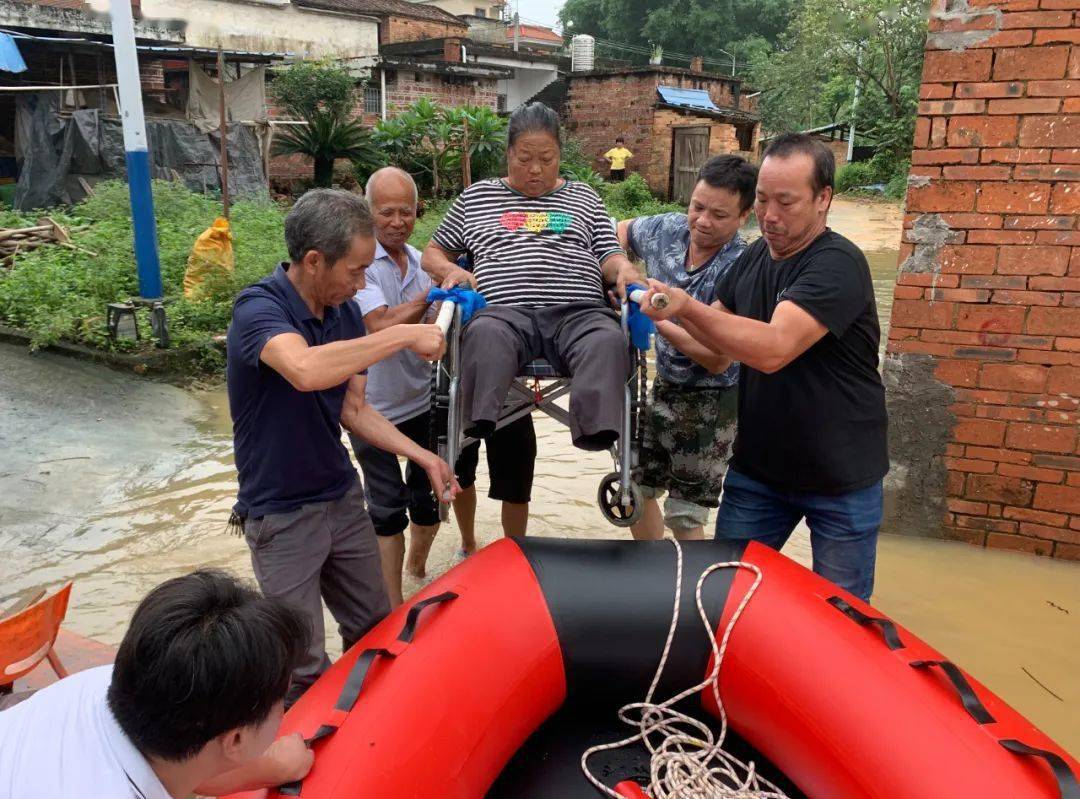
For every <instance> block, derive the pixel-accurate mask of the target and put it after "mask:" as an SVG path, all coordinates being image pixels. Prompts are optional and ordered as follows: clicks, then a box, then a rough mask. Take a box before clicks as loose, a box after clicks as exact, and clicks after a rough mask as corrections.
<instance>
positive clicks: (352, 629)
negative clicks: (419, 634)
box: [244, 480, 390, 704]
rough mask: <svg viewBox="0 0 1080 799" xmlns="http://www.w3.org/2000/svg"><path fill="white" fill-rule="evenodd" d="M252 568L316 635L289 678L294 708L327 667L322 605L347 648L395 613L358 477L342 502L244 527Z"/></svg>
mask: <svg viewBox="0 0 1080 799" xmlns="http://www.w3.org/2000/svg"><path fill="white" fill-rule="evenodd" d="M244 537H245V538H246V539H247V543H248V547H249V548H250V549H251V566H252V568H253V569H254V570H255V577H256V579H257V580H258V581H259V587H260V588H261V589H262V592H263V593H264V594H265V595H266V596H270V597H274V598H276V599H283V600H285V601H287V602H290V603H292V604H293V605H295V606H296V607H298V608H300V609H302V610H304V611H305V612H306V613H307V615H308V617H309V618H310V619H311V624H312V628H313V630H314V635H313V637H312V642H311V646H310V647H309V648H308V651H307V653H306V655H305V656H304V659H303V662H301V664H300V665H299V666H297V668H296V670H295V671H294V672H293V675H292V685H291V686H290V687H289V693H288V695H287V696H286V703H287V704H292V703H293V702H295V701H296V700H297V699H299V698H300V695H301V694H303V693H304V691H306V690H307V689H308V687H310V685H311V684H312V683H313V682H315V680H316V678H318V676H319V675H320V674H322V672H323V671H325V670H326V669H327V668H328V667H329V666H330V658H329V657H328V656H327V654H326V647H325V644H326V632H325V630H324V628H323V610H322V602H323V600H325V601H326V607H327V608H329V610H330V614H331V615H332V616H333V617H334V620H335V621H337V623H338V631H339V632H340V633H341V639H342V645H343V646H342V648H343V649H348V648H349V647H350V646H352V645H353V644H354V643H356V641H357V640H359V639H360V638H361V637H363V635H364V634H365V633H366V632H367V631H368V630H370V629H371V628H372V627H374V626H375V625H376V624H377V623H378V622H379V621H381V620H382V618H383V617H384V616H386V615H387V614H388V613H389V612H390V601H389V599H388V598H387V595H386V586H385V585H384V584H383V575H382V562H381V560H380V558H379V546H378V543H377V542H376V540H375V528H374V527H373V526H372V524H371V518H370V517H369V516H368V512H367V509H366V508H365V507H364V491H363V488H362V487H361V485H360V481H359V480H357V481H356V482H355V483H354V484H353V486H352V487H351V488H350V489H349V490H348V491H346V492H345V494H344V495H342V497H341V498H340V499H335V500H332V501H330V502H313V503H311V504H308V505H303V506H302V507H299V508H297V509H296V510H293V511H290V512H288V513H273V514H269V515H266V516H261V517H259V518H257V519H251V518H249V519H248V520H247V521H246V523H245V524H244Z"/></svg>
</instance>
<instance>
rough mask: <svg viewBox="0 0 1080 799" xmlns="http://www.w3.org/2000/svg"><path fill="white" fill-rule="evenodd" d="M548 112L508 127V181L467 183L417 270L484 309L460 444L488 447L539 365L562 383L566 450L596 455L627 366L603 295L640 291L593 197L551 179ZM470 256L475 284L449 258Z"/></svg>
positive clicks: (466, 359) (612, 425) (613, 423)
mask: <svg viewBox="0 0 1080 799" xmlns="http://www.w3.org/2000/svg"><path fill="white" fill-rule="evenodd" d="M560 146H561V140H560V137H559V120H558V117H557V116H556V115H555V112H554V111H552V110H551V109H550V108H548V107H547V106H546V105H543V104H542V103H532V104H530V105H527V106H524V107H522V108H519V109H518V110H517V111H515V112H514V113H513V114H512V115H511V117H510V127H509V133H508V146H507V151H506V163H507V172H508V173H509V174H508V175H507V177H504V178H496V179H492V180H484V181H480V182H478V183H474V184H473V185H472V186H470V187H469V188H467V189H466V190H465V191H464V192H462V194H461V196H459V197H458V198H457V200H455V201H454V204H453V206H452V207H451V208H450V211H449V213H447V215H446V218H445V219H444V220H443V222H442V224H441V225H440V226H439V229H438V230H436V231H435V234H434V236H433V237H432V240H431V243H430V244H429V245H428V246H427V249H426V250H424V255H423V259H422V265H423V268H424V269H425V270H426V271H427V272H428V273H429V274H431V275H432V277H434V278H435V279H436V280H437V281H438V282H439V283H441V284H442V285H443V287H444V288H450V287H452V286H456V285H459V284H462V283H466V282H467V283H470V284H472V285H473V287H475V288H477V289H478V290H479V291H480V293H481V294H483V295H484V298H485V299H486V300H487V303H488V306H487V307H486V308H484V309H483V310H482V311H480V312H479V313H478V314H477V315H476V316H475V317H474V318H473V320H472V321H471V322H470V323H469V325H468V326H467V327H466V328H465V331H464V337H463V340H462V359H461V392H462V393H461V397H462V403H463V405H462V408H463V410H464V413H463V417H464V419H465V429H464V433H465V435H467V436H471V437H473V438H487V437H488V436H490V435H491V433H492V432H493V431H494V429H495V424H496V422H497V421H498V419H499V415H500V411H501V410H502V407H503V403H504V401H505V399H506V395H507V392H508V391H509V390H510V384H511V383H512V382H513V380H514V378H515V377H517V376H518V374H520V372H521V370H522V369H523V367H524V366H525V365H526V364H528V363H529V362H530V361H532V360H535V359H538V358H543V359H544V360H546V361H548V363H550V364H551V366H552V367H553V368H554V369H555V370H557V371H558V372H559V374H560V375H566V376H569V377H570V420H571V421H570V434H571V437H572V439H573V442H574V445H575V446H577V447H579V448H581V449H585V450H605V449H608V448H609V447H611V446H612V445H613V444H614V443H615V441H616V440H617V439H618V435H619V428H620V425H621V423H622V414H623V402H624V391H623V387H624V385H625V383H626V380H627V377H628V375H629V373H630V355H629V350H628V344H627V340H626V337H625V335H624V334H623V332H622V329H621V328H620V325H619V317H618V315H617V314H616V313H615V312H614V311H613V310H612V309H611V307H610V305H609V304H608V302H607V301H606V294H605V286H612V287H615V288H616V290H617V291H618V293H619V295H620V296H625V291H626V284H627V283H628V282H632V281H633V280H639V279H640V276H639V274H638V272H637V270H636V269H635V268H634V267H633V265H631V263H630V261H629V260H628V259H627V258H626V255H625V254H624V253H623V251H622V249H621V248H620V247H619V241H618V239H617V238H616V236H615V230H614V228H613V226H612V224H611V220H610V218H609V217H608V213H607V210H606V209H605V208H604V204H603V202H602V201H601V200H600V197H599V196H598V195H597V194H596V192H595V191H593V190H592V188H590V187H589V186H588V185H587V184H585V183H580V182H577V181H572V180H565V179H563V178H561V177H559V156H560ZM464 252H468V253H469V254H470V255H471V257H472V260H473V272H472V274H470V273H468V272H466V271H465V270H463V269H461V268H460V267H459V266H458V265H457V263H456V259H457V257H458V256H459V255H460V254H462V253H464Z"/></svg>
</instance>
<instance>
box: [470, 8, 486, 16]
mask: <svg viewBox="0 0 1080 799" xmlns="http://www.w3.org/2000/svg"><path fill="white" fill-rule="evenodd" d="M473 10H474V11H475V12H476V16H478V17H486V16H487V9H486V8H476V9H473Z"/></svg>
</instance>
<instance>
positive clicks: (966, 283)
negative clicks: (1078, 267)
mask: <svg viewBox="0 0 1080 799" xmlns="http://www.w3.org/2000/svg"><path fill="white" fill-rule="evenodd" d="M975 232H978V233H1000V232H1001V231H999V230H991V231H982V230H980V231H972V233H975ZM1047 279H1050V278H1047ZM1027 285H1028V278H1027V277H1025V276H1023V275H964V276H963V277H961V278H960V286H961V288H965V289H1025V288H1027Z"/></svg>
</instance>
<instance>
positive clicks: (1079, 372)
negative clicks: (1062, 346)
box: [1046, 366, 1080, 395]
mask: <svg viewBox="0 0 1080 799" xmlns="http://www.w3.org/2000/svg"><path fill="white" fill-rule="evenodd" d="M1046 393H1047V394H1073V395H1080V367H1077V366H1055V367H1053V368H1051V369H1050V376H1049V378H1048V379H1047V381H1046Z"/></svg>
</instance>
